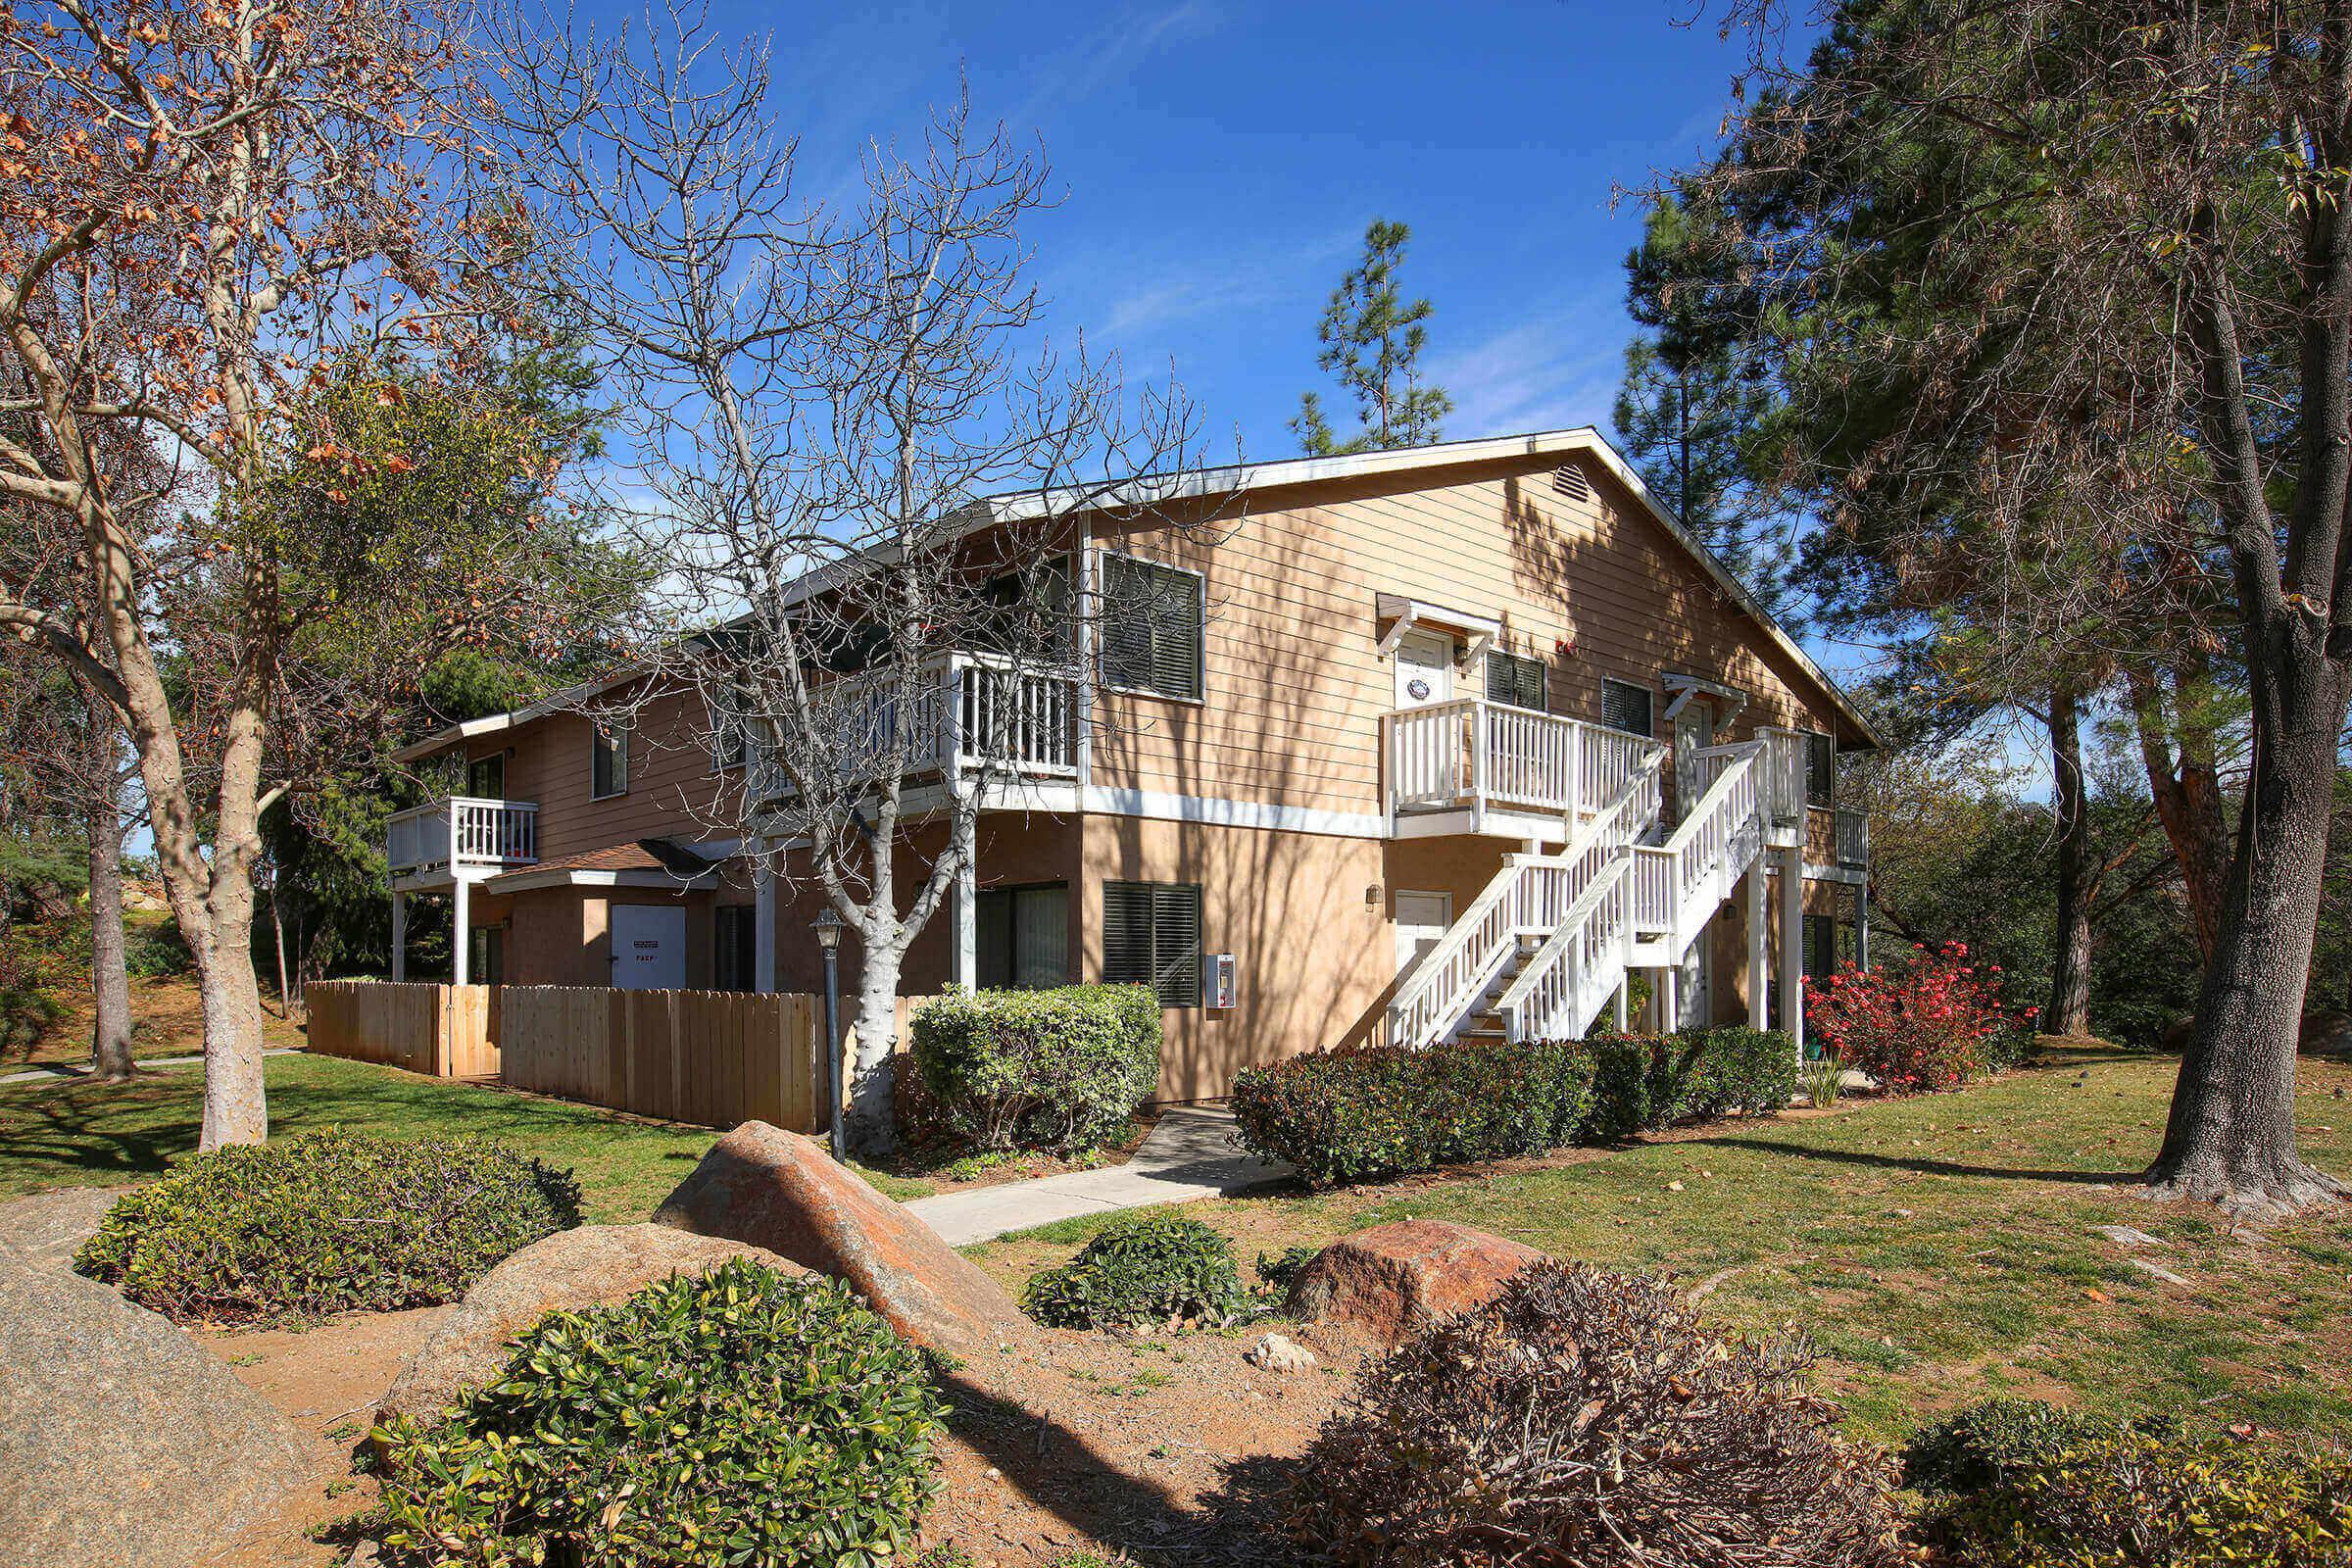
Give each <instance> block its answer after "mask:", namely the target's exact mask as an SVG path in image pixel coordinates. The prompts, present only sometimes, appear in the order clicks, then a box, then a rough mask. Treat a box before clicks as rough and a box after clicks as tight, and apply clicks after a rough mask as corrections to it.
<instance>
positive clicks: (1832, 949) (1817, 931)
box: [1805, 914, 1838, 980]
mask: <svg viewBox="0 0 2352 1568" xmlns="http://www.w3.org/2000/svg"><path fill="white" fill-rule="evenodd" d="M1837 967H1838V917H1837V916H1836V915H1834V914H1808V915H1806V916H1805V973H1806V974H1807V975H1809V976H1811V977H1812V978H1813V979H1816V980H1827V979H1828V978H1829V977H1830V975H1831V974H1832V973H1833V972H1834V971H1835V970H1836V969H1837Z"/></svg>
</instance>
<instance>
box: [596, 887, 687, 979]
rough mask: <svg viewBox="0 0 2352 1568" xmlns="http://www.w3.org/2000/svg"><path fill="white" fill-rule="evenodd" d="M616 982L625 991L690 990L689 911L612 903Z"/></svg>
mask: <svg viewBox="0 0 2352 1568" xmlns="http://www.w3.org/2000/svg"><path fill="white" fill-rule="evenodd" d="M612 911H613V920H612V938H613V985H615V986H617V987H619V988H620V989H621V990H623V991H683V990H685V989H686V911H685V910H684V909H682V908H679V907H676V906H675V905H667V904H615V905H613V906H612Z"/></svg>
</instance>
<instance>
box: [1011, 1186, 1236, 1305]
mask: <svg viewBox="0 0 2352 1568" xmlns="http://www.w3.org/2000/svg"><path fill="white" fill-rule="evenodd" d="M1259 1304H1260V1303H1259V1300H1258V1299H1257V1297H1256V1296H1255V1295H1254V1294H1253V1293H1251V1291H1250V1288H1249V1287H1248V1286H1246V1285H1244V1284H1243V1283H1242V1277H1241V1271H1240V1269H1238V1268H1237V1267H1236V1266H1235V1264H1234V1258H1233V1246H1232V1244H1231V1243H1230V1242H1228V1241H1226V1239H1225V1238H1224V1237H1223V1236H1220V1235H1219V1234H1218V1233H1217V1232H1215V1231H1212V1230H1210V1229H1209V1228H1208V1227H1207V1226H1205V1225H1203V1224H1201V1222H1200V1221H1199V1220H1196V1219H1192V1218H1189V1217H1188V1216H1186V1215H1183V1214H1177V1213H1171V1212H1169V1211H1167V1210H1164V1209H1151V1210H1146V1211H1145V1212H1143V1213H1140V1214H1134V1215H1130V1216H1127V1217H1125V1218H1122V1219H1120V1220H1118V1221H1116V1222H1115V1223H1113V1224H1111V1225H1109V1226H1107V1227H1105V1228H1104V1229H1103V1233H1102V1234H1101V1235H1099V1236H1097V1237H1095V1238H1094V1240H1092V1241H1090V1242H1088V1243H1087V1244H1086V1246H1085V1247H1084V1248H1083V1249H1082V1250H1080V1251H1079V1253H1078V1255H1077V1256H1076V1257H1074V1258H1072V1259H1071V1260H1070V1261H1069V1262H1067V1263H1065V1264H1063V1265H1062V1266H1060V1267H1059V1268H1053V1269H1045V1270H1042V1271H1040V1272H1039V1273H1038V1274H1037V1275H1036V1276H1035V1277H1034V1278H1032V1279H1031V1280H1030V1281H1029V1283H1028V1286H1027V1288H1026V1289H1025V1290H1024V1291H1023V1293H1022V1296H1021V1306H1022V1308H1023V1310H1025V1311H1027V1312H1028V1313H1029V1315H1030V1316H1031V1317H1034V1318H1036V1319H1037V1320H1038V1321H1039V1322H1040V1323H1044V1324H1047V1325H1049V1326H1051V1327H1054V1328H1065V1329H1100V1328H1117V1327H1128V1326H1133V1325H1138V1324H1146V1323H1156V1324H1164V1325H1166V1326H1168V1327H1171V1328H1176V1327H1184V1326H1187V1325H1192V1326H1198V1327H1203V1328H1222V1327H1223V1326H1225V1325H1226V1324H1228V1323H1233V1322H1237V1321H1239V1320H1241V1319H1243V1318H1246V1317H1248V1316H1250V1314H1251V1313H1253V1312H1254V1311H1256V1310H1257V1309H1258V1307H1259Z"/></svg>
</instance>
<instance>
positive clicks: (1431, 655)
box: [1397, 631, 1453, 711]
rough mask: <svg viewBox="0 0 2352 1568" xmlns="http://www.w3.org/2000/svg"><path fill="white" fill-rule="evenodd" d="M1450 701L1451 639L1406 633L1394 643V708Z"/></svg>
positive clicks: (1451, 692) (1427, 632)
mask: <svg viewBox="0 0 2352 1568" xmlns="http://www.w3.org/2000/svg"><path fill="white" fill-rule="evenodd" d="M1451 701H1453V639H1452V638H1450V637H1446V636H1442V635H1440V634H1439V633H1437V632H1431V631H1408V632H1406V633H1405V634H1404V635H1403V637H1401V638H1399V639H1398V640H1397V708H1398V709H1399V710H1400V711H1401V710H1403V709H1407V708H1426V707H1428V706H1429V705H1430V704H1431V703H1449V702H1451Z"/></svg>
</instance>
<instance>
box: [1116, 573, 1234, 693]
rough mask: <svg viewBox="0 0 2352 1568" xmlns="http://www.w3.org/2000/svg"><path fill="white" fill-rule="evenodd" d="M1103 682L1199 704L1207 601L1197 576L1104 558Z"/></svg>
mask: <svg viewBox="0 0 2352 1568" xmlns="http://www.w3.org/2000/svg"><path fill="white" fill-rule="evenodd" d="M1207 605H1208V601H1207V596H1206V594H1205V592H1204V591H1203V589H1202V585H1201V577H1200V575H1199V574H1198V573H1195V572H1190V571H1185V570H1183V569H1181V568H1180V567H1176V566H1163V565H1161V564H1159V563H1157V562H1153V561H1138V560H1137V559H1135V558H1134V557H1133V556H1104V557H1103V684H1104V685H1108V686H1122V687H1126V688H1128V689H1129V690H1132V691H1145V692H1157V693H1158V694H1159V695H1161V696H1163V697H1182V698H1188V699H1191V700H1193V701H1199V700H1200V698H1201V688H1202V665H1201V655H1202V642H1203V640H1204V632H1205V616H1206V612H1207Z"/></svg>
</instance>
